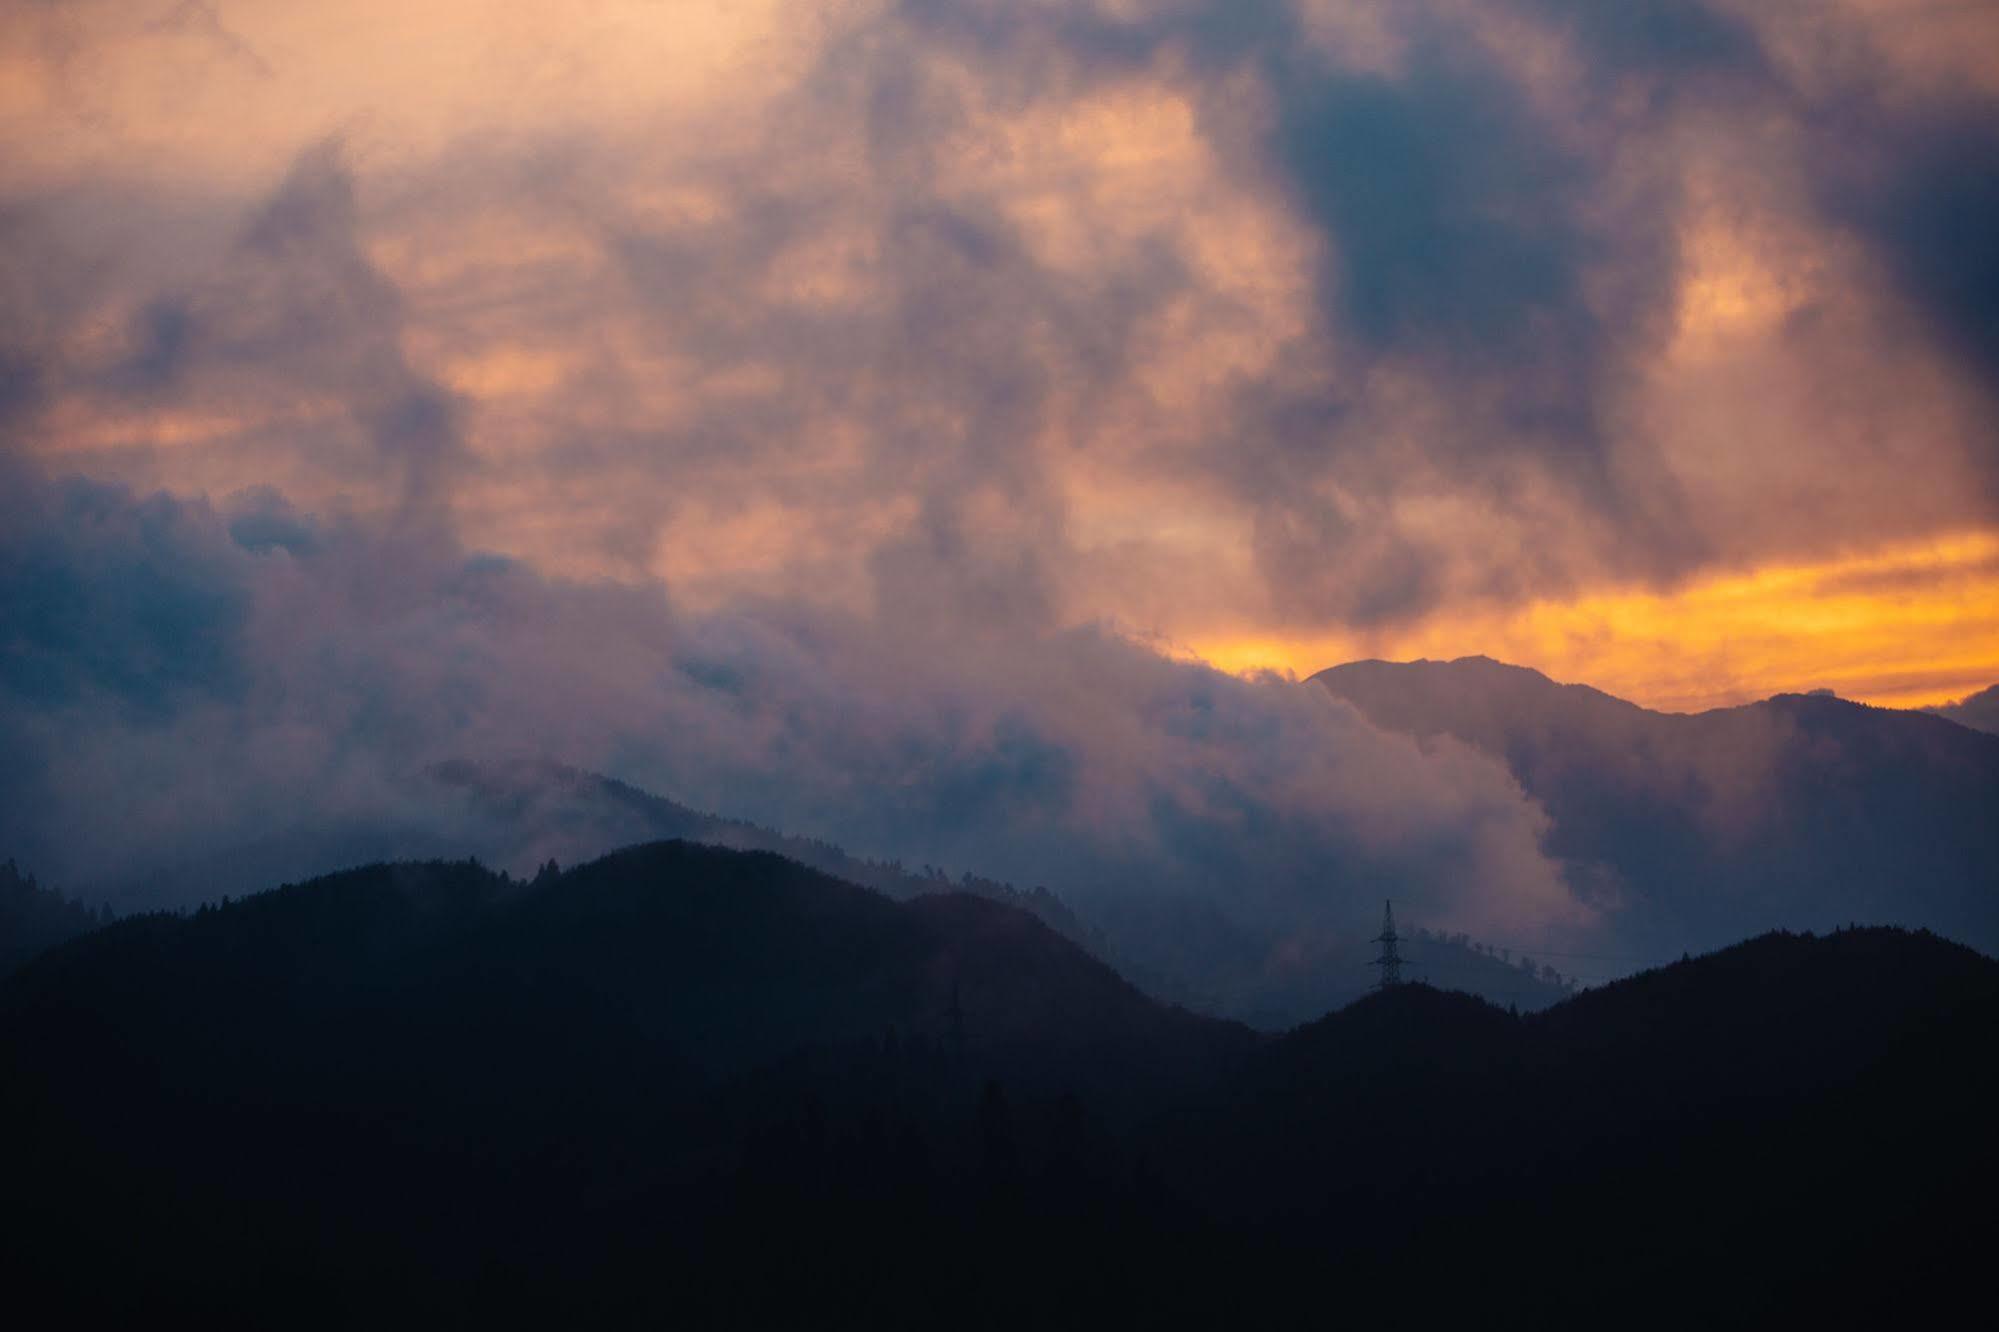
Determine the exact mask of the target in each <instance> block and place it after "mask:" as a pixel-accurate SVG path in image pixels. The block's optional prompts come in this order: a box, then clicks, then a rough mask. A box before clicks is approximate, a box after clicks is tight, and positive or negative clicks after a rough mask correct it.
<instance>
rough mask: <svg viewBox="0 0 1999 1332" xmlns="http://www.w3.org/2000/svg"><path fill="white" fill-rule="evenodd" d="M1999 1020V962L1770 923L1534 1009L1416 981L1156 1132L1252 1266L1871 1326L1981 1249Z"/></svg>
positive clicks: (1638, 1314)
mask: <svg viewBox="0 0 1999 1332" xmlns="http://www.w3.org/2000/svg"><path fill="white" fill-rule="evenodd" d="M1995 1023H1999V964H1995V963H1993V962H1992V961H1991V960H1990V959H1987V958H1984V957H1982V956H1980V955H1978V954H1975V953H1973V952H1971V951H1970V950H1968V949H1965V948H1963V947H1961V946H1959V945H1955V944H1951V943H1948V942H1946V941H1943V940H1940V939H1937V938H1935V937H1933V936H1928V935H1922V934H1911V933H1907V932H1903V931H1899V930H1892V929H1861V930H1852V931H1842V932H1840V933H1837V934H1834V935H1831V936H1827V937H1819V938H1814V937H1811V936H1798V935H1769V936H1765V937H1763V938H1759V939H1755V940H1752V941H1750V942H1748V943H1745V944H1742V945H1739V946H1736V947H1734V948H1730V949H1727V950H1724V951H1723V952H1721V953H1718V954H1714V955H1712V956H1707V957H1701V958H1697V959H1693V960H1691V961H1689V962H1685V963H1680V964H1675V965H1673V966H1670V967H1666V968H1662V969H1659V970H1656V971H1652V972H1647V973H1645V974H1642V975H1640V976H1637V977H1633V978H1631V979H1629V980H1626V981H1623V982H1619V983H1617V984H1615V985H1611V986H1607V987H1604V988H1601V989H1596V990H1591V991H1588V992H1586V993H1584V994H1582V995H1579V996H1578V997H1577V998H1575V999H1573V1000H1570V1001H1569V1002H1567V1003H1563V1004H1560V1005H1557V1006H1555V1007H1553V1008H1551V1009H1549V1010H1547V1011H1546V1012H1543V1013H1540V1014H1535V1015H1531V1016H1523V1017H1511V1016H1509V1015H1507V1014H1505V1013H1503V1012H1500V1011H1498V1010H1495V1009H1493V1008H1491V1007H1490V1006H1488V1005H1485V1004H1482V1003H1479V1002H1478V1001H1476V1000H1473V999H1470V998H1469V997H1467V996H1463V995H1453V994H1447V993H1443V992H1439V991H1436V990H1432V989H1430V988H1428V987H1425V986H1405V987H1402V988H1400V989H1398V990H1393V991H1388V992H1385V993H1381V994H1377V995H1374V996H1370V997H1369V998H1367V999H1365V1000H1362V1001H1360V1002H1358V1003H1355V1004H1353V1005H1351V1006H1349V1007H1348V1008H1346V1009H1343V1010H1341V1011H1340V1012H1338V1013H1334V1014H1331V1015H1329V1016H1327V1017H1326V1018H1324V1019H1323V1020H1321V1021H1319V1022H1317V1023H1313V1024H1309V1025H1308V1026H1306V1027H1303V1028H1300V1029H1299V1030H1298V1031H1296V1032H1293V1033H1291V1034H1290V1035H1289V1036H1287V1037H1286V1038H1285V1039H1283V1040H1282V1041H1280V1042H1278V1043H1276V1044H1274V1045H1272V1046H1271V1047H1269V1048H1268V1049H1266V1050H1265V1051H1263V1052H1262V1053H1261V1054H1260V1055H1259V1057H1258V1059H1257V1060H1256V1061H1255V1063H1254V1065H1253V1067H1252V1068H1251V1069H1250V1070H1249V1071H1248V1072H1247V1073H1246V1074H1245V1075H1244V1076H1243V1077H1242V1078H1240V1079H1239V1080H1237V1081H1236V1082H1235V1083H1233V1084H1232V1085H1231V1086H1230V1087H1229V1088H1227V1089H1226V1090H1225V1092H1224V1093H1223V1094H1221V1095H1220V1096H1218V1098H1217V1100H1216V1101H1215V1103H1214V1104H1213V1105H1212V1106H1211V1107H1210V1108H1209V1109H1208V1110H1207V1111H1206V1112H1205V1115H1204V1117H1201V1116H1196V1117H1194V1118H1193V1121H1192V1126H1191V1127H1184V1126H1183V1127H1182V1128H1181V1131H1180V1133H1179V1134H1178V1136H1176V1137H1174V1138H1173V1139H1172V1141H1171V1142H1170V1144H1169V1145H1166V1146H1163V1147H1159V1148H1156V1149H1155V1150H1156V1151H1157V1152H1158V1154H1159V1155H1160V1156H1161V1158H1162V1159H1168V1160H1174V1161H1177V1162H1180V1163H1181V1164H1182V1168H1183V1170H1184V1174H1183V1175H1182V1176H1181V1178H1182V1179H1183V1180H1184V1181H1185V1186H1186V1188H1187V1190H1188V1192H1189V1193H1190V1194H1192V1195H1193V1196H1196V1197H1200V1198H1202V1199H1204V1200H1206V1202H1205V1205H1206V1206H1207V1207H1209V1208H1211V1209H1213V1210H1215V1211H1217V1212H1220V1213H1221V1214H1224V1215H1228V1216H1231V1217H1234V1218H1236V1219H1237V1222H1238V1224H1240V1225H1242V1226H1244V1227H1245V1228H1246V1229H1247V1230H1248V1232H1249V1233H1252V1234H1255V1235H1256V1236H1257V1239H1256V1240H1255V1242H1254V1243H1252V1244H1251V1246H1250V1247H1251V1249H1253V1250H1254V1251H1256V1252H1258V1253H1262V1254H1266V1255H1268V1261H1269V1262H1271V1263H1273V1264H1276V1265H1277V1266H1279V1267H1280V1268H1281V1267H1283V1266H1285V1265H1288V1264H1299V1265H1303V1264H1308V1263H1310V1262H1311V1261H1312V1260H1313V1257H1314V1255H1329V1254H1336V1253H1337V1254H1344V1255H1346V1257H1347V1261H1349V1262H1351V1263H1353V1264H1354V1266H1355V1267H1356V1268H1357V1269H1359V1272H1357V1276H1358V1274H1359V1273H1364V1272H1366V1271H1367V1270H1369V1269H1370V1268H1372V1270H1373V1271H1374V1273H1375V1275H1376V1277H1377V1278H1378V1279H1380V1280H1382V1281H1384V1282H1385V1283H1388V1284H1390V1285H1392V1286H1394V1287H1395V1288H1396V1289H1399V1290H1404V1291H1407V1292H1408V1293H1409V1297H1410V1299H1411V1300H1413V1301H1416V1302H1417V1303H1419V1304H1420V1305H1421V1307H1422V1308H1423V1309H1424V1311H1425V1313H1426V1317H1425V1318H1424V1319H1420V1320H1418V1321H1428V1317H1427V1315H1429V1314H1431V1313H1435V1312H1439V1311H1443V1310H1448V1309H1456V1308H1458V1301H1456V1300H1451V1299H1448V1298H1443V1299H1440V1298H1439V1297H1438V1296H1437V1295H1436V1294H1435V1293H1434V1283H1436V1282H1438V1281H1448V1282H1449V1283H1450V1284H1451V1286H1452V1287H1453V1289H1455V1290H1457V1291H1458V1292H1459V1293H1460V1294H1461V1295H1467V1296H1469V1298H1468V1299H1467V1300H1466V1301H1465V1304H1466V1306H1467V1307H1466V1308H1464V1309H1461V1310H1460V1312H1467V1313H1482V1314H1483V1316H1484V1317H1485V1318H1487V1319H1489V1320H1493V1321H1500V1322H1515V1321H1537V1320H1539V1319H1542V1318H1545V1317H1546V1316H1548V1315H1549V1314H1550V1313H1551V1312H1553V1311H1561V1312H1565V1313H1568V1314H1570V1315H1584V1316H1601V1317H1610V1318H1611V1319H1612V1320H1613V1321H1619V1322H1627V1321H1632V1320H1633V1319H1634V1318H1635V1319H1637V1320H1639V1321H1644V1322H1647V1323H1650V1322H1654V1321H1660V1320H1663V1319H1666V1318H1668V1317H1669V1316H1673V1315H1674V1313H1675V1311H1677V1315H1678V1316H1681V1317H1698V1316H1700V1315H1701V1314H1702V1311H1703V1310H1706V1311H1710V1312H1712V1311H1713V1310H1716V1309H1719V1308H1723V1307H1728V1308H1730V1309H1731V1310H1733V1311H1735V1312H1740V1313H1742V1314H1743V1315H1744V1316H1748V1317H1762V1316H1770V1315H1774V1314H1776V1313H1777V1312H1779V1311H1781V1310H1785V1309H1794V1308H1797V1307H1799V1306H1816V1305H1825V1306H1836V1305H1837V1303H1838V1302H1839V1300H1841V1299H1847V1300H1849V1301H1850V1304H1849V1307H1848V1308H1847V1310H1846V1312H1847V1314H1848V1315H1849V1316H1859V1315H1860V1314H1861V1313H1862V1311H1863V1310H1871V1311H1873V1312H1876V1313H1879V1314H1882V1315H1886V1314H1888V1312H1889V1310H1890V1309H1891V1307H1892V1304H1893V1301H1894V1300H1895V1299H1896V1298H1899V1296H1898V1295H1897V1292H1898V1291H1901V1292H1904V1293H1909V1292H1910V1290H1911V1284H1913V1283H1905V1281H1904V1277H1905V1275H1906V1274H1913V1273H1917V1272H1920V1273H1923V1274H1925V1275H1924V1278H1923V1279H1924V1280H1934V1281H1941V1282H1943V1283H1944V1286H1945V1288H1949V1287H1951V1286H1957V1287H1961V1286H1962V1281H1963V1277H1962V1275H1961V1274H1962V1272H1964V1271H1969V1270H1975V1268H1976V1267H1977V1265H1978V1264H1979V1263H1981V1262H1982V1258H1980V1257H1979V1251H1980V1248H1981V1243H1980V1241H1978V1240H1976V1239H1974V1238H1972V1237H1971V1236H1969V1235H1967V1234H1966V1233H1965V1231H1964V1230H1963V1229H1962V1228H1961V1227H1960V1226H1959V1225H1958V1223H1957V1221H1956V1219H1955V1218H1957V1217H1959V1216H1963V1215H1968V1214H1970V1212H1969V1210H1967V1209H1971V1210H1975V1209H1977V1208H1982V1207H1984V1206H1986V1205H1988V1202H1989V1198H1990V1190H1991V1188H1992V1186H1993V1184H1994V1183H1999V1178H1995V1163H1994V1160H1993V1157H1992V1154H1991V1153H1990V1151H1989V1149H1988V1148H1987V1147H1986V1146H1984V1145H1983V1137H1984V1135H1985V1133H1986V1131H1987V1130H1986V1128H1985V1127H1983V1125H1985V1124H1986V1123H1987V1122H1988V1121H1987V1116H1989V1115H1990V1114H1991V1113H1992V1112H1993V1111H1994V1110H1995V1109H1999V1079H1995V1061H1994V1057H1993V1055H1992V1053H1991V1050H1990V1033H1991V1032H1992V1031H1993V1030H1994V1029H1995ZM1960 1264H1961V1265H1962V1266H1958V1265H1960ZM1426 1282H1427V1283H1431V1284H1428V1285H1426V1284H1425V1283H1426ZM1523 1283H1525V1286H1524V1289H1523ZM1491 1290H1506V1291H1522V1292H1523V1293H1521V1294H1520V1295H1518V1296H1517V1297H1508V1299H1507V1300H1506V1301H1499V1300H1497V1298H1496V1297H1494V1300H1495V1302H1493V1303H1491V1304H1488V1303H1487V1296H1486V1295H1484V1294H1480V1293H1478V1292H1485V1291H1491ZM1938 1295H1939V1290H1938V1289H1937V1288H1935V1287H1932V1288H1930V1289H1928V1290H1923V1291H1919V1292H1913V1293H1912V1294H1911V1297H1913V1298H1917V1299H1919V1300H1922V1301H1924V1302H1926V1303H1927V1302H1928V1301H1931V1300H1933V1299H1936V1298H1937V1297H1938ZM1729 1316H1730V1317H1732V1316H1733V1314H1732V1313H1731V1314H1730V1315H1729Z"/></svg>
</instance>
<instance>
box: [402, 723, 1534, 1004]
mask: <svg viewBox="0 0 1999 1332" xmlns="http://www.w3.org/2000/svg"><path fill="white" fill-rule="evenodd" d="M432 776H433V777H434V778H435V779H436V780H437V782H438V783H439V784H441V785H442V786H443V787H445V788H446V789H448V790H450V791H452V792H454V793H457V794H458V795H459V796H461V797H462V798H463V799H464V800H465V801H466V802H467V803H468V805H469V810H467V811H464V813H466V814H469V818H466V819H464V820H463V821H464V822H467V823H468V824H469V825H470V826H472V827H474V828H477V829H481V830H484V831H482V833H481V834H480V837H479V839H478V845H479V846H480V848H481V851H482V854H484V855H486V857H487V858H488V859H489V860H497V861H498V862H499V863H502V864H514V865H522V866H525V865H529V864H541V863H544V862H545V861H546V860H548V859H550V858H556V857H560V858H563V859H569V858H572V857H573V856H575V855H577V854H578V853H579V851H580V852H581V853H582V854H584V855H586V856H589V857H595V856H598V855H602V854H604V853H606V852H608V851H610V850H613V849H615V848H617V847H621V846H628V845H631V844H633V843H635V842H645V841H653V840H658V839H665V838H681V839H685V840H687V841H692V842H702V843H706V844H709V845H713V846H724V847H730V848H733V849H736V850H746V851H771V852H774V853H776V854H778V855H781V856H785V857H787V858H789V859H791V860H796V861H798V862H800V863H801V864H805V865H809V866H811V867H812V868H814V869H817V870H820V871H822V872H824V873H827V874H830V875H833V876H834V877H835V878H840V879H844V880H846V881H847V882H849V883H854V884H859V885H861V886H863V887H866V888H872V889H874V890H875V891H877V892H879V893H882V894H884V895H886V896H888V897H892V898H896V899H898V900H909V899H914V898H917V897H924V896H931V895H936V894H970V895H972V896H975V897H982V898H985V899H987V900H989V901H993V902H998V903H1002V904H1004V905H1007V906H1013V907H1018V908H1020V909H1022V910H1025V911H1028V912H1030V913H1032V914H1033V915H1035V916H1036V917H1038V918H1040V920H1041V921H1042V922H1043V923H1045V924H1046V925H1047V926H1048V927H1049V928H1050V929H1053V930H1054V931H1055V932H1056V933H1058V934H1060V935H1062V936H1063V937H1064V938H1066V939H1068V940H1070V941H1071V942H1073V943H1075V944H1077V945H1079V946H1080V947H1082V948H1084V949H1085V950H1087V951H1088V952H1090V953H1092V954H1094V955H1095V956H1096V957H1098V958H1100V959H1102V960H1104V961H1106V962H1109V963H1110V964H1112V965H1113V966H1114V967H1116V968H1117V969H1118V970H1119V971H1120V972H1121V973H1122V974H1124V975H1125V976H1127V977H1128V978H1129V979H1131V980H1133V981H1134V982H1136V983H1137V984H1139V985H1140V986H1142V987H1143V988H1144V989H1145V990H1146V991H1147V993H1149V994H1151V995H1153V996H1154V997H1155V998H1161V999H1166V1000H1168V1001H1171V1002H1176V1003H1182V1004H1185V1005H1187V1006H1189V1007H1195V1008H1199V1009H1200V1010H1201V1011H1203V1012H1209V1013H1214V1014H1219V1015H1224V1016H1228V1017H1233V1018H1239V1019H1241V1020H1244V1021H1248V1022H1252V1023H1253V1024H1255V1025H1257V1026H1259V1027H1263V1028H1266V1029H1271V1030H1280V1029H1282V1028H1284V1027H1288V1026H1291V1025H1293V1024H1295V1023H1297V1022H1300V1021H1302V1020H1304V1019H1306V1018H1309V1017H1314V1016H1316V1015H1318V1014H1320V1013H1323V1012H1325V1011H1326V1010H1327V1009H1328V1008H1333V1007H1337V1006H1338V1005H1340V1004H1344V1003H1347V1002H1350V1001H1351V1000H1352V999H1353V998H1354V997H1355V996H1356V995H1359V994H1361V993H1364V992H1365V991H1366V989H1367V987H1368V986H1369V985H1371V984H1372V983H1373V982H1372V975H1373V973H1372V972H1371V971H1370V969H1369V968H1368V966H1367V959H1368V958H1369V957H1371V956H1372V949H1371V947H1367V946H1364V945H1361V946H1356V947H1350V948H1346V949H1344V950H1342V951H1330V952H1328V953H1326V954H1325V955H1322V956H1313V957H1310V958H1293V959H1291V960H1290V962H1289V965H1285V966H1273V965H1272V960H1271V954H1272V947H1273V944H1272V940H1271V939H1270V938H1268V937H1267V936H1265V935H1261V934H1252V933H1250V932H1247V931H1244V930H1243V929H1242V927H1241V926H1240V925H1238V924H1237V923H1235V922H1233V921H1232V920H1230V919H1229V918H1228V917H1227V916H1225V915H1224V914H1223V913H1222V912H1221V911H1220V910H1219V909H1217V908H1216V907H1214V906H1213V905H1212V904H1210V903H1206V902H1204V901H1184V902H1170V901H1164V900H1161V899H1159V898H1157V897H1154V896H1151V895H1148V894H1145V893H1132V894H1125V895H1123V900H1122V901H1121V902H1118V903H1116V904H1115V905H1113V904H1110V903H1100V904H1099V905H1100V906H1101V907H1102V908H1103V910H1104V914H1103V915H1102V917H1101V918H1099V917H1096V916H1091V917H1087V918H1086V917H1085V916H1083V915H1082V914H1079V913H1078V912H1077V911H1076V910H1075V909H1073V908H1072V907H1071V906H1070V905H1069V904H1068V903H1066V902H1064V901H1063V900H1062V899H1061V898H1059V897H1057V896H1056V895H1055V894H1054V893H1051V892H1050V891H1049V890H1048V889H1047V888H1044V887H1035V888H1032V889H1026V890H1022V889H1018V888H1015V887H1014V886H1013V885H1012V884H1008V883H1004V882H1001V881H999V880H996V879H990V878H986V877H983V876H981V875H978V874H974V873H970V872H965V873H960V874H959V875H958V876H957V877H955V878H953V877H948V876H946V875H945V874H944V873H943V872H942V871H940V870H937V869H933V868H930V867H924V868H923V869H921V870H910V869H907V868H905V867H904V866H903V864H902V862H900V861H898V860H868V859H864V858H862V857H859V856H855V855H851V854H849V853H848V852H846V851H845V850H843V849H841V848H840V847H838V846H836V845H834V844H832V843H830V842H826V841H823V840H820V839H817V838H809V837H795V836H790V835H788V834H785V833H782V832H779V831H776V830H773V829H770V828H765V827H762V826H759V825H757V824H754V823H749V822H746V821H744V820H741V819H731V818H725V817H722V816H720V815H714V814H706V813H702V812H701V811H699V810H694V809H690V808H688V807H687V806H685V805H682V804H679V803H677V802H675V801H672V800H668V799H665V798H663V797H661V796H657V795H654V794H652V793H650V792H647V791H643V790H641V789H639V788H638V787H635V786H632V785H630V784H628V783H626V782H621V781H617V780H615V779H613V778H609V777H604V776H600V775H598V774H596V773H591V772H584V771H581V770H579V769H576V768H570V767H566V766H564V765H562V764H558V763H552V762H546V761H533V760H516V761H511V762H504V763H473V762H470V761H464V760H460V761H455V762H451V763H444V764H440V765H438V766H437V767H436V768H434V769H433V770H432ZM1368 924H1369V922H1366V921H1362V922H1359V923H1358V924H1357V927H1356V929H1355V931H1354V940H1355V942H1356V943H1358V941H1359V940H1363V939H1365V938H1367V937H1368V936H1369V934H1371V932H1372V931H1371V929H1367V928H1364V927H1365V926H1367V925H1368ZM1409 955H1410V959H1411V962H1412V971H1411V974H1412V975H1427V976H1429V977H1431V978H1432V979H1434V980H1435V981H1436V982H1437V983H1438V984H1440V985H1446V986H1449V987H1452V988H1458V989H1465V990H1469V991H1472V992H1474V993H1478V994H1482V995H1484V996H1485V997H1487V998H1489V999H1492V1000H1493V1001H1494V1002H1496V1003H1502V1004H1504V1003H1517V1004H1519V1005H1520V1006H1521V1007H1523V1008H1542V1007H1546V1006H1547V1005H1548V1004H1552V1003H1555V1002H1556V1001H1558V1000H1559V999H1561V998H1562V997H1563V996H1564V995H1565V994H1566V993H1567V990H1566V989H1565V988H1564V987H1563V985H1562V984H1561V983H1560V982H1558V981H1556V980H1554V979H1553V978H1552V977H1548V976H1544V975H1541V974H1539V973H1538V972H1525V971H1523V970H1522V969H1521V968H1519V967H1517V966H1511V965H1508V964H1507V963H1503V962H1501V961H1500V960H1499V959H1498V958H1497V957H1489V956H1486V955H1484V954H1481V953H1479V952H1477V951H1475V949H1474V948H1473V946H1472V945H1471V944H1470V942H1469V941H1466V940H1457V939H1445V938H1442V937H1426V938H1422V939H1414V938H1412V940H1411V943H1410V946H1409ZM1139 959H1144V960H1143V961H1140V960H1139Z"/></svg>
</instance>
